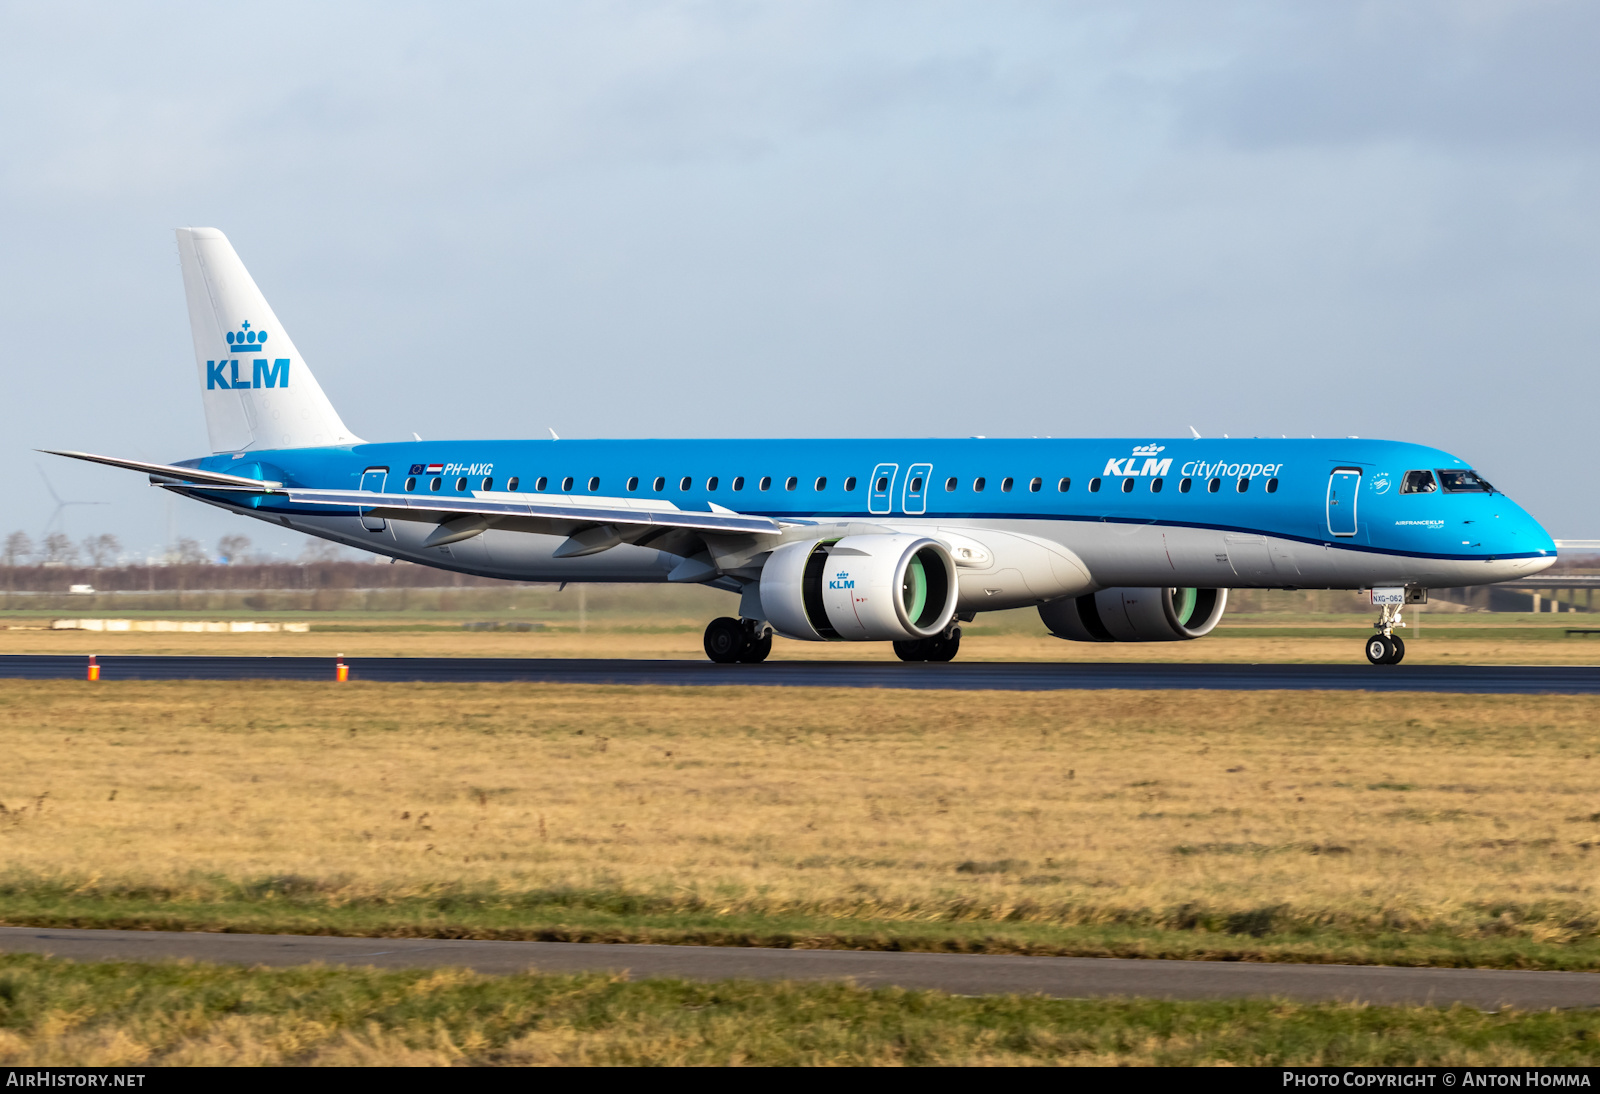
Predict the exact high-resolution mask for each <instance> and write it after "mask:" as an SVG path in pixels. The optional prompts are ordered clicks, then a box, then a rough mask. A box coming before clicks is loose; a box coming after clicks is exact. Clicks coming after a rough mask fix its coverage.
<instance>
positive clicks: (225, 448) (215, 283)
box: [178, 228, 362, 452]
mask: <svg viewBox="0 0 1600 1094" xmlns="http://www.w3.org/2000/svg"><path fill="white" fill-rule="evenodd" d="M178 260H179V262H180V263H181V264H182V266H183V290H184V295H185V296H186V297H187V298H188V301H189V326H190V328H191V329H192V330H193V332H194V357H195V363H196V364H198V365H199V366H200V385H201V390H200V397H201V399H202V401H203V402H204V404H205V408H206V429H207V430H208V431H209V432H210V434H211V450H212V451H213V452H241V451H244V450H247V449H262V448H309V447H315V446H321V445H337V444H360V443H362V442H361V438H359V437H357V436H356V435H355V434H353V433H351V432H350V430H348V429H346V428H345V424H344V422H343V421H341V420H340V419H339V413H338V411H336V410H334V409H333V404H332V403H330V402H328V397H327V396H326V395H324V394H323V392H322V388H321V386H320V385H319V384H318V383H317V379H316V377H315V376H313V375H311V370H310V369H309V368H307V367H306V363H305V358H303V357H301V356H300V352H299V351H298V350H296V349H295V348H294V343H293V342H291V341H290V340H289V335H288V332H287V331H285V330H284V329H283V324H281V323H279V322H278V317H277V316H276V315H274V314H273V313H272V308H271V307H269V306H268V304H267V298H266V297H264V296H262V295H261V290H260V289H258V288H256V283H255V281H253V280H252V279H251V277H250V273H249V271H248V270H246V269H245V268H244V263H243V262H240V261H239V256H238V255H237V254H236V253H235V252H234V249H233V245H232V244H231V243H229V242H228V237H227V236H225V235H223V234H222V233H221V232H219V231H217V230H216V229H215V228H179V229H178Z"/></svg>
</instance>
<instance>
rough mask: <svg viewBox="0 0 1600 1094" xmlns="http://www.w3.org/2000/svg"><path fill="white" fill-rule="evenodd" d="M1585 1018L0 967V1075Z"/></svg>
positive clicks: (1380, 1049)
mask: <svg viewBox="0 0 1600 1094" xmlns="http://www.w3.org/2000/svg"><path fill="white" fill-rule="evenodd" d="M1597 1032H1600V1015H1597V1014H1596V1013H1595V1012H1592V1011H1570V1012H1554V1011H1552V1012H1545V1013H1525V1012H1516V1011H1511V1010H1504V1011H1500V1012H1497V1013H1492V1014H1489V1013H1483V1012H1481V1011H1475V1010H1471V1009H1469V1008H1465V1007H1452V1008H1449V1009H1441V1008H1434V1007H1374V1006H1359V1005H1350V1004H1294V1003H1287V1002H1282V1001H1227V1002H1198V1003H1175V1002H1161V1001H1153V1000H1138V999H1129V1000H1115V999H1113V1000H1105V999H1098V1000H1092V1001H1087V1000H1057V999H1045V998H1041V997H1036V996H987V997H980V998H969V997H955V996H950V995H947V994H944V993H942V992H934V991H903V990H899V989H876V990H867V989H863V988H858V987H855V986H852V985H850V984H842V983H765V982H754V981H722V982H718V983H709V984H702V983H693V982H687V981H681V980H665V979H663V980H645V981H638V982H631V981H628V980H626V979H624V978H622V977H618V976H611V975H603V974H582V975H538V974H531V973H530V974H522V975H515V976H482V975H478V974H474V973H470V972H465V971H461V970H429V971H409V970H408V971H394V972H390V971H378V970H374V969H345V968H328V967H322V966H303V967H298V968H288V969H262V968H255V969H244V968H237V967H231V966H224V965H204V964H192V963H180V962H158V963H148V964H146V963H138V962H92V963H82V964H79V963H74V962H69V961H61V960H56V959H51V958H45V957H38V956H34V955H0V1064H3V1065H10V1066H49V1065H63V1064H65V1065H101V1066H117V1065H121V1066H130V1065H139V1064H150V1065H175V1064H210V1065H217V1064H347V1065H348V1064H425V1063H440V1064H491V1065H492V1064H540V1063H550V1064H624V1065H639V1064H710V1065H717V1064H758V1065H814V1064H933V1065H937V1064H974V1063H994V1064H1026V1063H1046V1064H1052V1063H1065V1064H1072V1063H1082V1064H1112V1063H1117V1064H1151V1065H1192V1064H1215V1063H1227V1064H1246V1065H1286V1064H1324V1065H1337V1066H1346V1065H1364V1064H1374V1065H1440V1064H1478V1065H1485V1064H1502V1065H1525V1064H1546V1065H1556V1064H1592V1063H1594V1062H1595V1059H1596V1056H1597V1051H1596V1045H1597V1042H1596V1035H1597Z"/></svg>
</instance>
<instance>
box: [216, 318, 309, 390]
mask: <svg viewBox="0 0 1600 1094" xmlns="http://www.w3.org/2000/svg"><path fill="white" fill-rule="evenodd" d="M266 348H267V332H266V331H264V330H262V331H257V330H251V329H250V322H249V320H246V321H245V322H243V323H241V324H240V325H239V330H237V331H229V332H228V349H229V350H230V351H232V352H234V353H250V352H251V351H257V352H265V351H266ZM253 365H254V368H253V369H252V371H251V374H250V375H249V376H248V377H246V376H240V375H239V362H238V360H237V359H228V358H223V359H222V360H220V361H207V362H206V390H207V391H214V390H216V389H217V388H223V389H230V388H246V387H288V386H289V358H287V357H278V358H275V359H273V360H272V361H271V362H270V363H269V362H268V359H267V358H265V357H257V358H255V360H254V362H253ZM224 369H226V370H227V374H226V375H224V373H223V370H224Z"/></svg>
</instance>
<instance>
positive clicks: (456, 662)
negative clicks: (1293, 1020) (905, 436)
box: [0, 654, 1600, 695]
mask: <svg viewBox="0 0 1600 1094" xmlns="http://www.w3.org/2000/svg"><path fill="white" fill-rule="evenodd" d="M345 661H346V664H348V665H349V666H350V679H352V680H375V681H401V680H421V681H430V682H448V681H461V682H467V681H477V680H531V681H542V682H545V683H557V684H658V685H663V684H664V685H672V686H679V687H687V686H695V687H704V686H725V685H730V684H743V685H765V686H773V687H849V688H912V689H920V690H930V689H932V690H940V689H942V690H957V691H980V690H1000V691H1057V690H1071V689H1084V688H1135V689H1173V688H1207V689H1221V690H1242V691H1261V690H1266V689H1271V688H1287V689H1291V690H1296V691H1308V690H1332V691H1433V692H1459V693H1477V694H1523V695H1526V694H1536V693H1540V692H1546V693H1559V694H1579V695H1581V694H1591V693H1600V667H1594V666H1587V665H1577V666H1574V665H1559V666H1549V667H1545V666H1538V665H1415V666H1409V665H1396V666H1390V667H1374V666H1372V665H1367V664H1351V665H1252V664H1127V663H1122V664H1074V663H1070V662H1069V663H1061V662H1024V661H1014V662H975V661H967V662H963V661H956V662H953V663H951V664H942V665H941V664H901V663H898V662H892V661H769V662H768V663H766V664H764V665H714V664H712V663H710V662H709V661H644V660H623V659H613V660H577V659H563V658H553V657H552V658H532V657H530V658H513V657H350V658H346V659H345ZM99 664H100V678H101V679H102V680H332V679H333V677H334V660H333V659H332V658H330V657H123V656H108V657H101V658H99ZM87 665H88V659H87V658H85V657H78V656H70V655H61V654H53V655H39V656H32V655H26V654H21V655H16V654H14V655H7V656H0V678H4V677H10V678H14V679H31V680H50V679H71V678H77V679H82V678H83V677H84V673H85V669H86V667H87Z"/></svg>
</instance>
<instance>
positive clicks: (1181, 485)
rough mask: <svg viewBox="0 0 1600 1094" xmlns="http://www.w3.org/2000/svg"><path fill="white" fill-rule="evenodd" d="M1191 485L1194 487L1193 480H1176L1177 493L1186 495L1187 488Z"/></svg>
mask: <svg viewBox="0 0 1600 1094" xmlns="http://www.w3.org/2000/svg"><path fill="white" fill-rule="evenodd" d="M1193 485H1194V480H1193V479H1179V480H1178V493H1180V494H1187V493H1188V492H1189V487H1191V486H1193Z"/></svg>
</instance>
